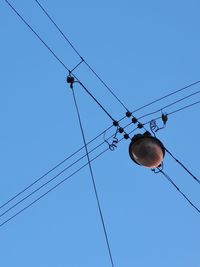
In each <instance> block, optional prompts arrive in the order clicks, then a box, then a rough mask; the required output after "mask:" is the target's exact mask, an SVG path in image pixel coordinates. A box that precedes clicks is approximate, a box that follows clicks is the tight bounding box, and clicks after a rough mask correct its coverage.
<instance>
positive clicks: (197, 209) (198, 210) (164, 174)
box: [158, 168, 200, 213]
mask: <svg viewBox="0 0 200 267" xmlns="http://www.w3.org/2000/svg"><path fill="white" fill-rule="evenodd" d="M158 170H159V172H160V173H162V174H163V176H164V177H165V178H166V179H167V180H168V181H169V182H170V183H171V184H172V185H173V186H174V187H175V188H176V190H177V191H178V192H179V193H180V194H181V195H182V196H183V197H184V198H185V199H186V201H187V202H188V203H189V204H190V205H191V206H192V207H193V208H194V209H195V210H196V211H197V212H198V213H200V209H199V208H197V206H196V205H194V203H193V202H192V201H191V200H190V199H189V198H188V197H187V196H186V195H185V194H184V193H183V192H182V191H181V190H180V188H179V187H178V186H177V185H176V184H175V182H174V181H173V180H172V179H171V178H170V177H169V175H168V174H166V173H165V172H164V171H163V170H161V169H160V168H158Z"/></svg>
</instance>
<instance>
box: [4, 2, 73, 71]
mask: <svg viewBox="0 0 200 267" xmlns="http://www.w3.org/2000/svg"><path fill="white" fill-rule="evenodd" d="M4 1H5V2H6V4H8V5H9V7H10V8H11V9H12V10H13V11H14V13H15V14H16V15H17V16H18V17H19V18H20V19H21V20H22V21H23V22H24V23H25V25H26V26H27V27H28V28H29V29H30V30H31V31H32V33H33V34H34V35H35V36H36V37H37V38H38V39H39V40H40V41H41V42H42V43H43V45H44V46H45V47H46V48H47V49H48V50H49V52H50V53H51V54H52V55H53V56H54V58H55V59H56V60H57V61H58V62H60V64H61V65H62V66H63V67H64V68H65V69H66V70H68V71H70V70H69V68H68V67H67V66H66V65H65V64H64V63H63V61H62V60H61V59H60V58H59V57H58V56H57V55H56V54H55V53H54V52H53V50H52V49H51V48H50V47H49V46H48V45H47V43H46V42H45V41H44V40H43V39H42V38H41V37H40V36H39V34H38V33H37V32H36V31H35V30H34V29H33V28H32V27H31V25H30V24H29V23H28V22H27V21H26V20H25V19H24V18H23V17H22V16H21V15H20V14H19V12H18V11H17V10H16V9H15V8H14V7H13V6H12V5H11V3H10V2H9V1H8V0H4Z"/></svg>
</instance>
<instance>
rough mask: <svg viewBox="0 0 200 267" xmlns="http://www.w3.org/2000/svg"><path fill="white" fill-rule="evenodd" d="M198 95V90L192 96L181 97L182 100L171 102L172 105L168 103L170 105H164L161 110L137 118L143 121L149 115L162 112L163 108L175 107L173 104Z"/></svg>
mask: <svg viewBox="0 0 200 267" xmlns="http://www.w3.org/2000/svg"><path fill="white" fill-rule="evenodd" d="M199 93H200V90H198V91H196V92H194V93H192V94H189V95H187V96H185V97H183V98H181V99H178V100H176V101H174V102H172V103H170V104H168V105H166V106H164V107H162V108H159V109H157V110H156V111H153V112H150V113H147V114H145V115H143V116H141V117H139V118H138V119H143V118H145V117H147V116H150V115H153V114H155V113H158V112H160V111H162V110H164V109H165V108H169V107H171V106H173V105H175V104H178V103H180V102H182V101H183V100H186V99H188V98H190V97H192V96H194V95H197V94H199Z"/></svg>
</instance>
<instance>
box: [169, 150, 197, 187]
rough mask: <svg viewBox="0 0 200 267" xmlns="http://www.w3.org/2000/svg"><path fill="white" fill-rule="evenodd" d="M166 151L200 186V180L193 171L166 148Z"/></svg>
mask: <svg viewBox="0 0 200 267" xmlns="http://www.w3.org/2000/svg"><path fill="white" fill-rule="evenodd" d="M165 151H166V152H167V153H168V154H169V155H170V156H171V157H172V158H173V159H174V160H175V161H176V162H177V163H178V164H179V165H180V166H181V167H182V168H183V169H184V170H185V171H186V172H187V173H189V175H190V176H191V177H192V178H193V179H194V180H195V181H196V182H197V183H199V184H200V180H199V179H198V178H197V177H196V176H195V175H194V174H193V173H191V171H190V170H189V169H188V168H187V167H186V166H185V165H184V164H183V163H182V162H181V161H180V160H178V159H177V158H176V157H175V156H174V155H173V154H172V153H171V152H170V151H169V150H168V149H167V148H166V147H165Z"/></svg>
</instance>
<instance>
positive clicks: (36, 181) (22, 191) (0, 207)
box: [0, 101, 200, 217]
mask: <svg viewBox="0 0 200 267" xmlns="http://www.w3.org/2000/svg"><path fill="white" fill-rule="evenodd" d="M198 103H200V101H198ZM194 104H197V102H196V103H194ZM188 107H191V105H189V106H186V107H185V108H188ZM183 109H184V108H181V109H177V110H175V111H172V112H171V113H169V114H168V115H171V114H174V113H176V112H179V111H180V110H183ZM160 118H161V116H159V117H157V118H155V120H158V119H160ZM149 122H150V121H147V122H145V123H143V125H147V124H149ZM131 124H132V123H128V124H127V125H126V126H125V127H124V128H126V127H128V126H130V125H131ZM112 127H113V125H111V126H110V127H108V128H107V130H109V129H110V128H112ZM137 129H138V127H136V128H135V129H133V130H132V131H131V132H129V135H130V134H131V133H133V132H134V131H135V130H137ZM104 133H105V131H103V132H102V133H100V134H99V135H97V136H96V137H95V138H93V139H92V140H90V141H89V142H88V143H87V146H88V145H89V144H90V143H91V142H93V141H94V140H96V139H97V138H98V137H100V136H101V135H102V134H104ZM113 136H114V134H113V135H111V136H110V137H109V138H107V139H106V140H104V142H102V143H100V144H99V145H97V146H96V147H95V148H93V149H92V150H91V151H90V152H89V153H91V152H93V151H94V150H96V149H97V148H98V147H100V146H101V145H103V144H104V143H105V142H106V141H107V140H109V139H110V138H112V137H113ZM122 139H123V138H122ZM122 139H121V140H122ZM121 140H120V141H121ZM120 141H118V142H120ZM83 148H84V146H83V147H81V148H79V149H78V150H76V151H75V152H74V153H73V154H71V155H70V156H68V157H67V158H65V159H64V160H63V161H61V162H60V163H59V164H57V165H56V166H55V167H53V168H52V169H51V170H49V171H48V172H46V173H45V174H43V175H42V176H41V177H39V178H38V179H37V180H35V181H34V182H33V183H31V184H30V185H29V186H27V187H26V188H24V189H23V190H21V191H20V192H19V193H17V194H16V195H14V196H13V197H12V198H10V199H9V200H8V201H7V202H5V203H4V204H3V205H1V206H0V209H2V208H3V207H4V206H6V205H7V204H9V203H10V202H12V201H13V200H14V199H16V198H17V197H18V196H20V195H21V194H22V193H24V192H25V191H27V190H28V189H29V188H31V187H32V186H33V185H35V184H36V183H38V182H39V181H40V180H42V179H43V178H44V177H46V176H47V175H48V174H50V173H51V172H52V171H53V170H55V169H56V168H58V167H59V166H61V165H62V164H63V163H64V162H66V161H67V160H68V159H70V158H71V157H72V156H74V155H75V154H77V153H78V152H80V151H81V150H82V149H83ZM84 157H86V154H85V155H84V156H82V157H81V158H79V159H78V160H76V161H75V162H74V163H72V164H71V165H69V166H68V167H66V168H65V169H64V170H63V171H61V172H60V173H59V174H58V175H56V176H55V177H53V178H52V179H51V181H53V180H54V179H55V178H57V177H58V176H59V175H60V174H62V173H63V172H64V171H66V170H67V169H69V168H70V167H72V166H73V165H75V164H76V163H77V162H79V161H80V160H81V159H83V158H84ZM51 181H49V182H47V183H45V185H47V184H48V183H50V182H51ZM41 188H43V186H40V187H39V188H38V189H36V190H35V191H34V192H32V193H30V194H29V195H28V196H27V197H24V199H23V201H24V200H25V199H27V198H28V197H29V196H31V195H33V194H34V193H35V192H37V191H39V190H40V189H41ZM21 202H22V201H21V200H20V201H18V202H17V203H16V204H14V206H17V205H18V204H20V203H21ZM13 208H14V207H11V208H9V210H11V209H13ZM7 212H8V210H6V213H7ZM1 216H3V214H1V215H0V217H1Z"/></svg>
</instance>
